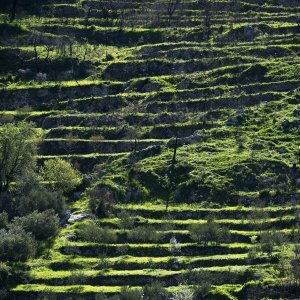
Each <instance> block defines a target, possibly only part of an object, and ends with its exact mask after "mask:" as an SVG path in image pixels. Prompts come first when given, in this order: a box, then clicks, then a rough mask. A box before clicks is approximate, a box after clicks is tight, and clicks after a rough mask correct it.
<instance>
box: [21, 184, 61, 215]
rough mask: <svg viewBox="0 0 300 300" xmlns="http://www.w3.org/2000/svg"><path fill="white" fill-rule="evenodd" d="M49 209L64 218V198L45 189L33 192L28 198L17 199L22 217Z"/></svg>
mask: <svg viewBox="0 0 300 300" xmlns="http://www.w3.org/2000/svg"><path fill="white" fill-rule="evenodd" d="M49 209H53V210H54V211H55V213H57V214H58V215H59V216H62V215H63V213H64V211H65V200H64V198H63V197H62V196H61V195H59V194H58V193H55V192H50V191H47V190H45V189H43V188H38V189H36V190H32V191H31V192H30V193H29V194H28V195H27V196H21V197H19V198H17V210H18V213H19V214H20V215H21V216H25V215H27V214H30V213H32V212H34V211H39V212H43V211H45V210H49Z"/></svg>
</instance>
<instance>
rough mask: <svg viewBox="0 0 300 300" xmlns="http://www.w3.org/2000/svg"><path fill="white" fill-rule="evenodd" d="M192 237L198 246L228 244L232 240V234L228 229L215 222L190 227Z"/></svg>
mask: <svg viewBox="0 0 300 300" xmlns="http://www.w3.org/2000/svg"><path fill="white" fill-rule="evenodd" d="M189 232H190V237H191V239H192V240H194V241H195V242H197V243H198V244H201V243H203V244H204V245H208V243H215V244H220V243H226V242H228V241H229V240H230V232H229V230H228V229H227V228H225V227H222V226H220V225H219V224H217V223H215V222H214V221H208V222H207V223H204V224H192V225H191V226H190V227H189Z"/></svg>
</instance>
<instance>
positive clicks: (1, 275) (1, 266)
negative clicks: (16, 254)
mask: <svg viewBox="0 0 300 300" xmlns="http://www.w3.org/2000/svg"><path fill="white" fill-rule="evenodd" d="M9 275H10V267H9V266H8V265H7V264H5V263H2V262H0V288H3V287H5V286H6V283H7V280H8V277H9ZM0 299H1V297H0Z"/></svg>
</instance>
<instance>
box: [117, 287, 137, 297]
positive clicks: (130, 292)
mask: <svg viewBox="0 0 300 300" xmlns="http://www.w3.org/2000/svg"><path fill="white" fill-rule="evenodd" d="M141 299H142V291H141V290H138V289H132V288H129V287H127V286H124V287H122V288H121V291H120V296H119V300H141Z"/></svg>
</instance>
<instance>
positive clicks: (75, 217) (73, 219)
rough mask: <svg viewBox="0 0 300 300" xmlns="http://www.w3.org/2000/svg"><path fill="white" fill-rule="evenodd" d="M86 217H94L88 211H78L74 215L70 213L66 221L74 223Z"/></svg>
mask: <svg viewBox="0 0 300 300" xmlns="http://www.w3.org/2000/svg"><path fill="white" fill-rule="evenodd" d="M86 219H91V220H93V219H94V216H93V215H92V214H91V213H90V212H83V213H79V214H74V215H72V214H71V215H70V217H69V219H68V222H69V223H76V222H81V221H83V220H86Z"/></svg>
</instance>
